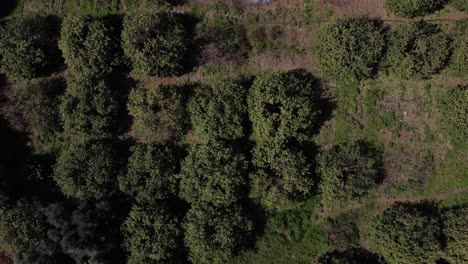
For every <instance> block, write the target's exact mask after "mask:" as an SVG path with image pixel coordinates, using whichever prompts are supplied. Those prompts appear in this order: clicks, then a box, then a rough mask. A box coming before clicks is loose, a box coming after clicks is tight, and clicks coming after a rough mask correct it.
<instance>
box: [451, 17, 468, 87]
mask: <svg viewBox="0 0 468 264" xmlns="http://www.w3.org/2000/svg"><path fill="white" fill-rule="evenodd" d="M452 37H453V52H452V58H451V60H450V69H451V70H452V71H453V72H454V73H455V74H456V75H458V76H460V77H464V78H465V79H468V45H467V43H468V20H463V21H457V22H456V24H455V28H454V30H453V34H452Z"/></svg>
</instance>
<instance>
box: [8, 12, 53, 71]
mask: <svg viewBox="0 0 468 264" xmlns="http://www.w3.org/2000/svg"><path fill="white" fill-rule="evenodd" d="M55 23H56V21H54V19H53V18H52V17H45V16H25V17H22V18H15V19H11V20H9V21H8V22H7V23H6V24H5V25H2V26H1V27H0V65H1V67H0V69H1V71H2V72H4V73H6V74H7V75H9V76H11V77H17V78H32V77H38V76H39V75H43V74H47V73H49V72H50V71H51V70H53V68H54V67H56V66H57V64H58V63H59V62H60V53H59V50H58V48H57V35H58V34H57V27H56V24H55Z"/></svg>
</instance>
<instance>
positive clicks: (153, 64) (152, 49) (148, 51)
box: [122, 13, 187, 77]
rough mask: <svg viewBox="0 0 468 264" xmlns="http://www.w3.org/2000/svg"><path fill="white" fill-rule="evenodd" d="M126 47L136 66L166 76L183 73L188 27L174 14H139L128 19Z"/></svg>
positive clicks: (149, 72) (135, 67) (127, 54)
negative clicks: (186, 30) (185, 27)
mask: <svg viewBox="0 0 468 264" xmlns="http://www.w3.org/2000/svg"><path fill="white" fill-rule="evenodd" d="M122 48H123V50H124V52H125V55H126V56H127V57H128V58H129V59H130V61H131V62H132V65H133V69H134V70H135V71H136V72H138V73H142V74H145V75H156V76H159V77H166V76H171V75H176V74H179V73H181V71H182V69H183V60H184V57H185V53H186V51H187V40H186V33H185V29H184V27H183V26H182V24H181V23H180V21H179V19H178V17H177V15H174V14H171V13H139V14H138V13H136V14H128V15H126V16H125V18H124V25H123V31H122Z"/></svg>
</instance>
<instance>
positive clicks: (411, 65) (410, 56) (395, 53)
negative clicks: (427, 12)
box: [385, 21, 451, 79]
mask: <svg viewBox="0 0 468 264" xmlns="http://www.w3.org/2000/svg"><path fill="white" fill-rule="evenodd" d="M389 34H390V35H389V40H388V41H389V43H388V51H387V56H386V63H385V64H386V65H387V67H389V68H390V72H392V73H394V74H396V75H398V76H400V77H403V78H406V79H417V78H429V77H431V75H433V74H437V73H438V72H439V71H441V70H442V69H444V67H445V66H446V64H447V62H448V60H449V55H450V51H451V48H450V47H451V44H450V39H449V38H448V35H447V34H446V33H444V32H442V31H441V29H440V27H439V26H437V25H435V24H430V23H427V22H424V21H418V22H409V23H407V24H403V25H401V26H398V27H396V28H395V29H394V30H392V31H391V32H390V33H389Z"/></svg>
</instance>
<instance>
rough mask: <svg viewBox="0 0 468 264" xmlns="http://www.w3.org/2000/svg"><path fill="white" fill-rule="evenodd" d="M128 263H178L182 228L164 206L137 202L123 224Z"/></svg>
mask: <svg viewBox="0 0 468 264" xmlns="http://www.w3.org/2000/svg"><path fill="white" fill-rule="evenodd" d="M122 232H123V236H124V246H125V248H126V250H127V251H128V252H129V256H128V263H129V264H140V263H177V261H175V259H177V258H178V257H180V255H178V254H177V250H178V248H179V247H180V242H181V235H182V230H181V227H180V224H179V222H178V220H177V218H176V217H175V216H173V215H171V214H170V213H169V212H168V211H167V210H166V209H165V208H164V207H151V208H145V207H142V206H138V205H134V206H133V207H132V210H131V211H130V214H129V215H128V217H127V219H126V220H125V222H124V223H123V230H122Z"/></svg>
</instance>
